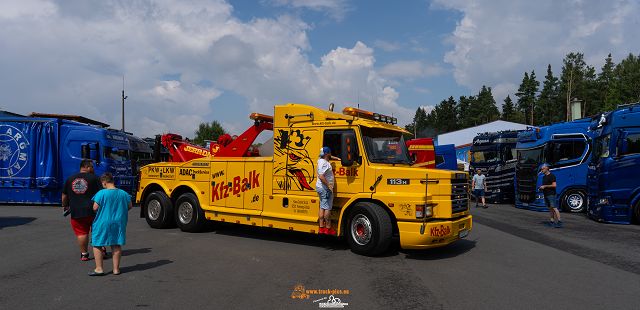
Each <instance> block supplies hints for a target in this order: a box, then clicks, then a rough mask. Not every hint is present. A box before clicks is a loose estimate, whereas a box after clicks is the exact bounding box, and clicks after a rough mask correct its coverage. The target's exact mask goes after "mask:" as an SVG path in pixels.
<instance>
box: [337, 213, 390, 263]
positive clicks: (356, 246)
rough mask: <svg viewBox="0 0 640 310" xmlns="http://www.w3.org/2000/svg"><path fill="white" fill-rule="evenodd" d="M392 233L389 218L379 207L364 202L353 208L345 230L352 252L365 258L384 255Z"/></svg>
mask: <svg viewBox="0 0 640 310" xmlns="http://www.w3.org/2000/svg"><path fill="white" fill-rule="evenodd" d="M392 233H393V228H392V225H391V218H390V217H389V214H387V212H386V211H385V210H383V209H382V208H381V207H380V206H378V205H376V204H373V203H366V202H359V203H357V204H356V205H355V206H353V210H351V212H350V213H349V219H348V221H347V228H346V230H345V234H346V236H347V240H348V242H349V246H350V247H351V251H352V252H354V253H356V254H360V255H366V256H376V255H379V254H381V253H384V252H385V251H387V250H388V249H389V246H390V245H391V236H392Z"/></svg>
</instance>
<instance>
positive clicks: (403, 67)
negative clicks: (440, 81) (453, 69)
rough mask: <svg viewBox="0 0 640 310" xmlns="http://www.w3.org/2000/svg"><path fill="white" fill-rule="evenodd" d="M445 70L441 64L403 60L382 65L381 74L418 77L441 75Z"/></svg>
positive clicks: (395, 76) (392, 76) (394, 76)
mask: <svg viewBox="0 0 640 310" xmlns="http://www.w3.org/2000/svg"><path fill="white" fill-rule="evenodd" d="M444 72H445V70H444V69H443V68H442V67H441V66H439V65H433V64H425V63H423V62H421V61H418V60H409V61H406V60H403V61H396V62H392V63H389V64H387V65H385V66H384V67H382V69H381V70H380V74H381V75H383V76H385V77H389V78H418V77H426V76H437V75H441V74H443V73H444Z"/></svg>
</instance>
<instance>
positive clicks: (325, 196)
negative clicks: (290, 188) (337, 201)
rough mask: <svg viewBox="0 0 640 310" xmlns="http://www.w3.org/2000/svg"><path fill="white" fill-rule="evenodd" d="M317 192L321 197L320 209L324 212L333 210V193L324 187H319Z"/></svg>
mask: <svg viewBox="0 0 640 310" xmlns="http://www.w3.org/2000/svg"><path fill="white" fill-rule="evenodd" d="M316 192H318V197H320V208H321V209H322V210H331V209H332V208H333V193H332V192H331V191H330V190H328V189H326V188H325V187H324V186H318V187H317V188H316Z"/></svg>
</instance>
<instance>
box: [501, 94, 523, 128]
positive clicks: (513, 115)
mask: <svg viewBox="0 0 640 310" xmlns="http://www.w3.org/2000/svg"><path fill="white" fill-rule="evenodd" d="M500 118H501V119H502V120H503V121H508V122H515V123H519V122H521V121H522V118H521V115H520V114H519V113H518V111H516V108H515V106H514V105H513V100H511V97H510V96H509V95H507V98H504V104H502V115H501V117H500Z"/></svg>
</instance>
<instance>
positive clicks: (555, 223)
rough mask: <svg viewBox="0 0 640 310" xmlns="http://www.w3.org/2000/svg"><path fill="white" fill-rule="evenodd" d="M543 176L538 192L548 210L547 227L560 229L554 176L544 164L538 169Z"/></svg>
mask: <svg viewBox="0 0 640 310" xmlns="http://www.w3.org/2000/svg"><path fill="white" fill-rule="evenodd" d="M540 170H541V171H542V173H543V174H544V176H543V177H542V186H540V190H541V191H542V193H543V194H544V203H545V205H546V206H547V208H548V209H549V213H550V215H551V217H550V220H549V222H548V223H547V226H551V227H555V228H562V220H560V211H559V210H558V207H557V206H556V176H555V175H553V173H551V171H549V165H547V164H544V165H542V168H540Z"/></svg>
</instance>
